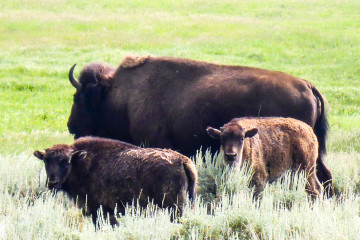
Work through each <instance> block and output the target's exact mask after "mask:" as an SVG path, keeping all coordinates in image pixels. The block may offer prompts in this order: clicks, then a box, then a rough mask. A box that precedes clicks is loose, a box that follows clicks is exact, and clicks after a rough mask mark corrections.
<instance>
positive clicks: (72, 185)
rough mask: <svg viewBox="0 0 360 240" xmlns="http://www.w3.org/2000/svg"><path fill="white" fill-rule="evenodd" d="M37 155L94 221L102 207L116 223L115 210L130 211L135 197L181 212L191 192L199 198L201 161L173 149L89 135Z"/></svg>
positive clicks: (52, 181) (53, 181)
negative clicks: (132, 143) (198, 178)
mask: <svg viewBox="0 0 360 240" xmlns="http://www.w3.org/2000/svg"><path fill="white" fill-rule="evenodd" d="M34 155H35V156H36V157H37V158H39V159H41V160H43V161H44V162H45V168H46V173H47V177H48V182H47V184H48V187H49V188H55V189H61V190H64V191H65V192H67V193H68V194H69V195H70V196H71V197H72V198H74V199H77V200H78V203H79V205H80V206H81V207H83V209H84V211H85V213H86V214H91V215H92V217H93V221H94V223H96V219H97V210H98V208H99V207H100V206H102V208H103V211H104V213H105V214H107V213H109V215H110V222H111V223H112V224H116V219H115V217H114V215H113V213H114V208H115V207H116V208H117V211H118V212H120V213H124V212H125V205H126V204H131V203H132V202H133V200H134V199H135V202H136V199H137V198H139V204H140V206H141V207H145V206H146V205H147V204H148V202H149V201H151V200H153V201H154V203H155V204H156V205H158V206H159V207H164V208H168V207H170V208H175V207H177V209H178V213H179V214H181V213H182V209H183V206H184V204H185V202H186V196H187V194H188V196H189V197H190V199H193V198H194V196H195V190H196V184H197V172H196V168H195V165H194V164H193V163H192V162H191V160H190V159H188V158H187V157H185V156H183V155H181V154H179V153H177V152H174V151H172V150H167V149H152V148H140V147H137V146H134V145H131V144H128V143H124V142H120V141H117V140H110V139H103V138H94V137H85V138H79V139H78V140H76V141H75V142H74V143H73V144H72V145H64V144H62V145H54V146H53V147H51V148H48V149H46V150H45V153H43V152H39V151H35V152H34Z"/></svg>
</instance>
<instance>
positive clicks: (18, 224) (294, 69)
mask: <svg viewBox="0 0 360 240" xmlns="http://www.w3.org/2000/svg"><path fill="white" fill-rule="evenodd" d="M359 9H360V2H359V1H356V0H349V1H343V0H319V1H313V0H301V1H292V0H271V1H265V0H255V1H250V0H236V1H235V0H226V1H220V0H206V1H205V0H185V1H161V0H155V1H149V0H138V1H114V0H103V1H95V0H87V1H85V0H81V1H68V0H51V1H45V0H32V1H21V0H11V1H10V0H2V1H1V2H0V181H1V182H2V184H1V187H0V239H58V238H59V239H100V238H101V239H104V238H108V239H110V238H115V237H116V238H119V239H143V238H146V237H147V238H160V239H169V238H184V239H198V238H204V239H207V238H213V239H221V238H228V239H237V238H245V239H257V238H258V239H358V233H359V232H360V226H359V225H360V224H359V223H360V219H359V212H360V211H359V207H360V201H359V195H358V194H359V191H360V170H359V169H360V167H359V163H360V130H359V129H360V115H359V113H360V77H359V76H360V68H359V66H360V58H359V53H360V44H359V43H360V30H359V29H360V14H359V11H358V10H359ZM128 53H137V54H151V55H156V56H175V57H186V58H192V59H198V60H206V61H212V62H218V63H223V64H237V65H247V66H254V67H260V68H266V69H271V70H278V71H283V72H287V73H290V74H292V75H295V76H298V77H301V78H304V79H307V80H309V81H311V82H312V83H314V84H315V85H316V86H317V87H318V88H319V90H320V91H321V93H322V94H323V95H324V96H325V97H326V99H327V101H328V116H329V123H330V126H331V132H330V136H329V140H328V149H329V150H328V152H329V153H328V156H327V158H326V160H327V162H328V166H329V167H330V169H331V170H332V171H333V174H334V177H335V180H334V184H335V190H336V192H337V197H336V198H334V199H324V200H323V201H316V202H314V203H312V202H310V201H308V199H307V197H306V194H305V192H304V191H303V188H302V186H303V184H304V179H303V176H300V177H299V179H298V180H297V181H295V182H296V184H298V185H299V187H298V188H294V186H288V184H287V183H289V182H290V180H289V176H285V177H284V178H285V179H284V180H283V181H282V182H283V183H280V182H277V183H276V184H272V185H269V186H268V187H267V188H266V190H265V191H264V194H263V198H262V200H261V202H260V203H258V202H254V201H252V199H251V192H250V191H251V190H250V189H248V187H247V185H246V181H247V175H246V174H245V173H242V174H239V175H236V174H235V175H234V174H230V175H229V176H228V175H226V174H225V175H226V176H225V175H223V174H222V172H221V170H220V168H219V166H218V165H211V164H210V163H208V164H207V165H205V166H206V167H205V166H202V165H198V166H197V167H198V170H199V175H200V184H199V193H200V194H201V197H199V198H198V200H197V204H196V208H195V209H193V210H192V209H187V210H186V211H185V214H184V216H183V217H182V218H181V219H179V221H178V222H170V220H169V214H168V213H166V212H163V211H158V210H154V209H153V208H151V207H149V209H147V210H146V211H143V212H140V211H138V210H137V209H135V208H129V212H128V214H127V215H126V216H123V217H121V218H120V219H119V221H120V223H121V225H120V227H119V228H116V229H113V230H112V229H111V228H110V227H109V226H107V225H106V224H104V226H103V229H102V230H101V231H97V232H95V229H94V227H93V225H92V223H91V221H90V219H89V218H87V217H83V216H82V215H81V212H80V210H78V209H77V208H76V207H75V206H74V204H73V203H72V201H69V200H68V199H67V197H66V196H64V195H63V194H60V193H58V194H56V195H54V194H51V193H50V192H47V191H46V189H45V188H44V181H45V175H44V174H45V173H44V169H43V166H42V164H41V163H40V162H39V161H36V160H35V158H34V157H32V152H33V151H34V150H35V149H39V150H41V149H44V148H46V147H49V146H51V145H52V144H55V143H71V142H72V136H71V135H70V134H68V133H67V127H66V122H67V119H68V116H69V113H70V109H71V104H72V94H73V93H74V92H75V89H74V88H73V87H72V86H71V84H70V83H69V81H68V79H67V72H68V70H69V68H70V67H71V66H72V64H74V63H78V67H77V68H76V70H75V74H78V73H79V71H80V69H81V67H83V66H84V65H85V64H87V63H89V62H94V61H100V62H101V61H105V62H109V63H110V64H112V65H113V66H117V65H118V64H119V63H120V61H121V59H122V57H123V56H125V55H126V54H128ZM206 158H207V159H210V156H207V157H206ZM296 184H295V185H296Z"/></svg>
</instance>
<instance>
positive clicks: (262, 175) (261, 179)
mask: <svg viewBox="0 0 360 240" xmlns="http://www.w3.org/2000/svg"><path fill="white" fill-rule="evenodd" d="M267 178H268V176H267V173H266V172H265V171H259V170H255V169H254V175H253V177H252V179H251V183H250V184H251V186H253V187H254V188H255V189H254V198H255V199H257V198H258V197H259V195H260V193H261V192H262V191H263V190H264V188H265V184H266V181H267Z"/></svg>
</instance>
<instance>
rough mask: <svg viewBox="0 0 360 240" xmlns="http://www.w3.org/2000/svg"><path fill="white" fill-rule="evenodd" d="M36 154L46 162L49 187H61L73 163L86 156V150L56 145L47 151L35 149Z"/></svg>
mask: <svg viewBox="0 0 360 240" xmlns="http://www.w3.org/2000/svg"><path fill="white" fill-rule="evenodd" d="M34 156H35V157H37V158H38V159H40V160H41V161H43V162H44V163H45V170H46V175H47V181H46V185H47V187H48V188H50V189H52V188H54V189H61V187H62V185H63V184H64V182H65V181H66V180H67V178H68V176H69V174H70V172H71V167H72V163H73V162H75V161H77V160H81V159H83V158H84V157H85V156H86V152H85V151H73V149H72V148H71V147H70V146H69V145H55V146H53V147H51V148H48V149H46V150H45V152H40V151H37V150H36V151H35V152H34Z"/></svg>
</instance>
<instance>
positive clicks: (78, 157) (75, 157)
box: [70, 150, 87, 162]
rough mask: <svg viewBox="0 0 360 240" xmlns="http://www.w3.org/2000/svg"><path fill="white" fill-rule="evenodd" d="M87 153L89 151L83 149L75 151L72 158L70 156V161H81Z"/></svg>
mask: <svg viewBox="0 0 360 240" xmlns="http://www.w3.org/2000/svg"><path fill="white" fill-rule="evenodd" d="M86 155H87V152H86V151H82V150H79V151H76V152H73V153H72V155H71V158H70V162H74V161H80V160H82V159H84V158H85V157H86Z"/></svg>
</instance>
